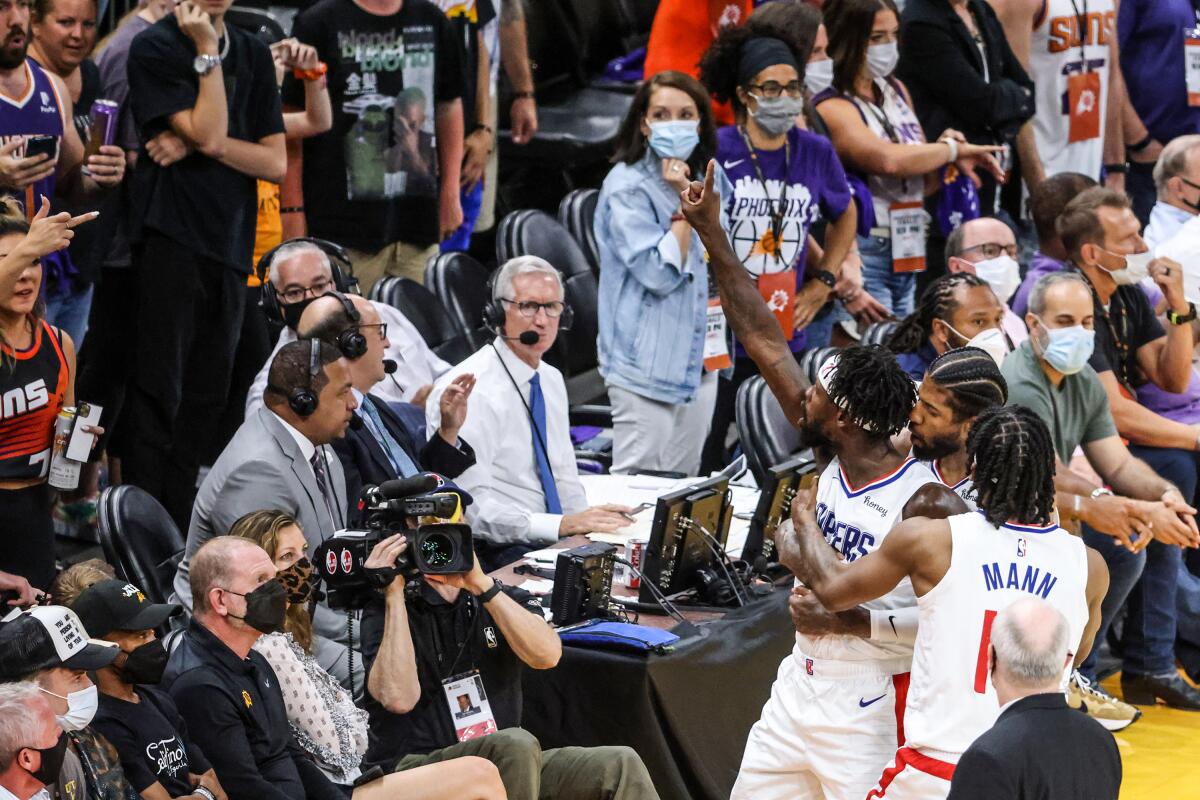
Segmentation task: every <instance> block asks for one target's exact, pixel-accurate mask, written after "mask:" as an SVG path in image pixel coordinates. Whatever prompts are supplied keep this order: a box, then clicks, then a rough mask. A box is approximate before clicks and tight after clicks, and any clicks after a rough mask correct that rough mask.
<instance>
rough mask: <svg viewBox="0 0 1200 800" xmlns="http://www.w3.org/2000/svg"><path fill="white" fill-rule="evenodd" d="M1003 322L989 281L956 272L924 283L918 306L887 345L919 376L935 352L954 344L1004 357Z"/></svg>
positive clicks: (1006, 349)
mask: <svg viewBox="0 0 1200 800" xmlns="http://www.w3.org/2000/svg"><path fill="white" fill-rule="evenodd" d="M1003 325H1004V304H1003V303H1001V302H1000V301H999V300H997V299H996V293H995V292H993V291H992V287H991V286H989V285H988V283H987V281H985V280H984V279H983V278H980V277H979V276H978V275H972V274H971V273H969V272H956V273H954V274H952V275H943V276H942V277H940V278H938V279H937V280H936V281H934V282H933V283H931V284H929V286H927V287H925V291H924V292H922V293H921V302H920V303H918V304H917V310H916V311H914V312H913V313H911V314H909V315H908V316H907V317H905V318H904V319H903V320H901V321H900V324H899V325H898V326H896V329H895V330H894V331H893V332H892V335H891V338H889V339H888V341H887V346H888V349H890V350H891V351H892V352H893V353H895V354H896V360H897V361H899V362H900V366H901V368H902V369H903V370H904V371H905V372H906V373H908V377H910V378H912V379H913V380H914V381H920V380H921V378H922V376H924V375H925V371H926V370H927V369H929V365H930V364H931V363H933V360H934V359H935V358H937V357H938V356H939V355H941V354H942V353H945V352H946V351H947V350H954V349H955V348H958V347H967V346H970V347H978V348H979V349H980V350H983V351H984V352H986V353H987V354H988V355H990V356H991V357H992V359H993V360H995V362H996V363H997V364H1000V363H1002V362H1003V361H1004V357H1005V356H1007V355H1008V352H1009V351H1010V350H1012V343H1011V342H1010V341H1009V340H1008V337H1007V336H1006V335H1005V333H1004V327H1003Z"/></svg>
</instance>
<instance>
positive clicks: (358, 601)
mask: <svg viewBox="0 0 1200 800" xmlns="http://www.w3.org/2000/svg"><path fill="white" fill-rule="evenodd" d="M445 485H446V481H445V479H444V478H442V477H440V476H438V475H435V474H433V473H428V472H427V473H422V474H420V475H415V476H413V477H411V478H404V479H401V480H396V481H385V482H384V483H381V484H380V485H379V486H369V487H367V488H366V489H364V490H363V496H362V500H361V501H360V508H361V509H362V510H363V511H364V514H363V519H364V520H365V523H366V524H365V530H342V531H338V532H337V533H335V534H334V535H333V536H332V537H331V538H329V539H327V540H326V541H324V542H322V543H321V545H320V546H319V547H317V549H316V551H315V552H314V554H313V563H314V565H315V566H316V569H317V574H318V576H319V577H320V578H321V579H322V580H323V581H325V588H326V590H327V591H326V596H327V601H328V603H329V606H330V607H331V608H362V607H363V606H364V605H366V604H367V602H368V601H369V600H370V599H371V597H372V595H373V594H375V592H376V590H377V589H382V588H384V587H386V586H387V585H388V584H389V583H391V582H392V580H393V578H394V577H395V576H396V575H403V576H404V577H405V578H406V579H411V578H414V577H416V576H418V575H420V574H422V573H423V574H426V575H452V574H456V573H462V572H468V571H470V569H471V567H472V566H474V563H475V555H474V547H473V543H472V538H471V528H470V526H469V525H463V524H458V523H454V522H427V521H426V520H430V519H447V520H449V519H454V518H456V517H457V516H458V515H459V512H460V510H461V505H460V501H461V498H462V497H463V496H465V493H463V492H462V490H460V489H457V488H455V489H453V490H447V491H437V490H438V489H440V488H443V487H445ZM467 502H470V499H469V497H468V498H467ZM397 533H402V534H404V536H405V538H406V539H407V540H408V548H407V549H406V550H405V552H404V553H402V554H401V555H400V557H399V558H397V559H396V563H395V565H394V567H392V568H391V569H367V568H366V567H365V566H364V564H365V562H366V560H367V559H368V558H369V557H370V555H371V551H372V550H373V549H374V548H375V545H377V544H378V543H379V542H381V541H383V540H384V539H386V538H388V537H389V536H392V535H394V534H397Z"/></svg>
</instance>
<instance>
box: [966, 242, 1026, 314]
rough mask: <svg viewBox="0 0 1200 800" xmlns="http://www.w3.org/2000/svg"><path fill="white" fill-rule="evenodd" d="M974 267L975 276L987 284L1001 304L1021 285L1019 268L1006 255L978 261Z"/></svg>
mask: <svg viewBox="0 0 1200 800" xmlns="http://www.w3.org/2000/svg"><path fill="white" fill-rule="evenodd" d="M973 266H974V267H975V274H976V275H978V276H979V277H980V278H983V279H984V280H985V281H987V282H988V286H991V287H992V291H993V292H995V293H996V297H998V298H1000V302H1001V303H1007V302H1008V298H1010V297H1012V294H1013V292H1015V291H1016V290H1017V287H1018V286H1020V285H1021V268H1020V266H1018V265H1017V262H1016V260H1015V259H1013V257H1012V256H1010V255H1009V254H1008V253H1004V254H1002V255H998V256H996V257H995V258H989V259H988V260H987V261H980V262H979V263H978V264H974V265H973Z"/></svg>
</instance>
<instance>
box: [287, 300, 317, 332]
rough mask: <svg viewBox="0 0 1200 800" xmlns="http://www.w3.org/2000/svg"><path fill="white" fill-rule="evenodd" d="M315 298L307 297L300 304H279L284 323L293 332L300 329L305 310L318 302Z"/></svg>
mask: <svg viewBox="0 0 1200 800" xmlns="http://www.w3.org/2000/svg"><path fill="white" fill-rule="evenodd" d="M316 299H317V298H315V297H305V298H304V299H303V300H301V301H300V302H299V303H291V304H290V305H285V304H284V303H282V302H280V303H279V310H280V311H282V312H283V322H284V324H286V325H287V326H288V327H289V328H291V329H292V330H293V331H294V330H297V329H299V327H300V315H301V314H303V313H304V309H306V308H308V305H309V303H311V302H312V301H314V300H316Z"/></svg>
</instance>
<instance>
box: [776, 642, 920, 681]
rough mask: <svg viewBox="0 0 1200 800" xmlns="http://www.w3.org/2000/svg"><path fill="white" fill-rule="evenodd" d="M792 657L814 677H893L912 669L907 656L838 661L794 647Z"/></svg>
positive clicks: (802, 670) (802, 669)
mask: <svg viewBox="0 0 1200 800" xmlns="http://www.w3.org/2000/svg"><path fill="white" fill-rule="evenodd" d="M792 657H793V658H794V659H796V665H797V666H798V667H799V668H800V671H801V672H803V673H804V674H805V675H811V676H812V677H814V678H832V679H838V678H862V677H873V676H879V677H891V676H892V675H900V674H902V673H905V672H908V671H909V670H911V669H912V659H910V658H908V657H905V656H899V657H897V658H888V659H882V660H872V661H837V660H835V659H830V658H813V657H812V656H809V655H806V654H805V653H803V652H802V651H801V650H800V648H799V647H794V648H792Z"/></svg>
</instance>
